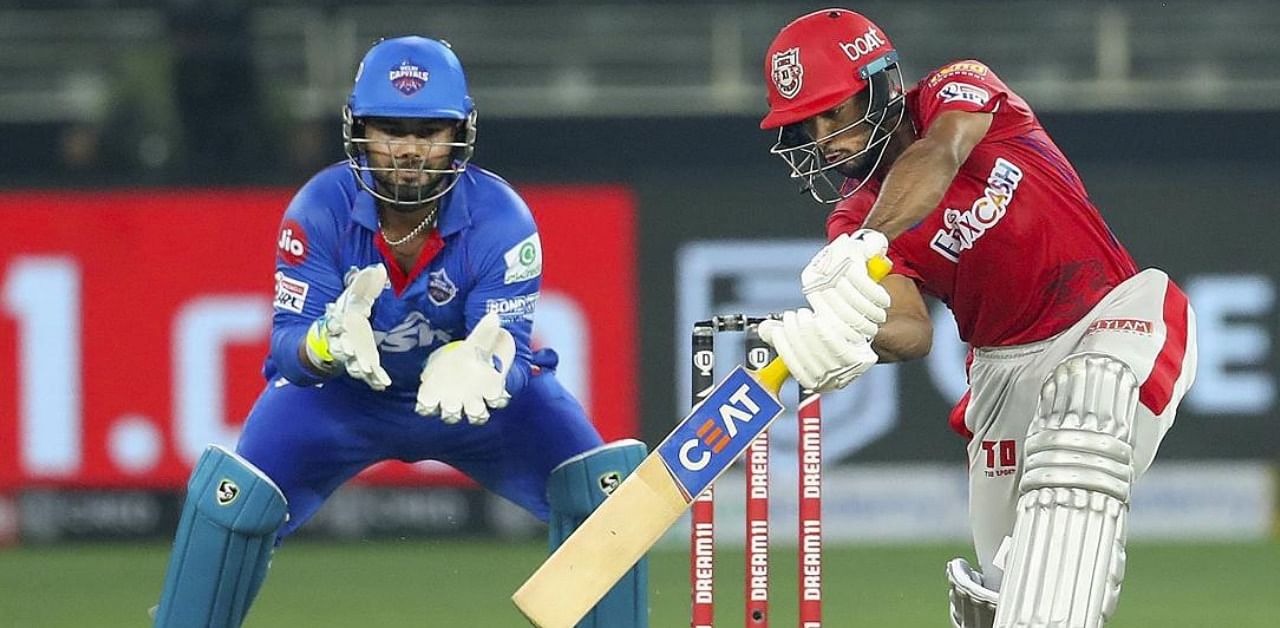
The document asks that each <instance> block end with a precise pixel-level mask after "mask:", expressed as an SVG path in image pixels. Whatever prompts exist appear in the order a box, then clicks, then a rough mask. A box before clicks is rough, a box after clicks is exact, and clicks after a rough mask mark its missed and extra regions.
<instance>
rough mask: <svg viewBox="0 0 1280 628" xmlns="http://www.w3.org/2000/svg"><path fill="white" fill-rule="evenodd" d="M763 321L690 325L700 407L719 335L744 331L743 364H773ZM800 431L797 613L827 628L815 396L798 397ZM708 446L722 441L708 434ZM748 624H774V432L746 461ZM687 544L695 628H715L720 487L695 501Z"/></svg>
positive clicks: (805, 625) (804, 622) (762, 627)
mask: <svg viewBox="0 0 1280 628" xmlns="http://www.w3.org/2000/svg"><path fill="white" fill-rule="evenodd" d="M763 320H765V319H763V318H756V317H748V316H746V315H743V314H733V315H726V316H715V317H712V318H710V319H707V320H702V321H698V322H696V323H694V326H693V353H692V356H693V369H692V371H693V388H692V402H693V405H695V406H696V405H697V404H699V403H701V402H702V400H703V399H704V398H705V397H706V396H707V394H708V393H709V392H710V391H711V390H712V388H714V387H715V384H716V381H715V336H716V334H717V333H720V332H745V333H746V356H745V358H746V359H745V361H746V365H747V367H748V368H750V369H759V368H761V367H763V366H764V365H766V364H768V363H769V360H770V359H772V357H773V355H772V349H770V347H769V345H768V344H766V343H765V342H764V341H763V340H761V339H760V334H759V332H758V326H759V324H760V322H761V321H763ZM796 412H797V419H798V421H797V423H798V425H799V440H798V442H799V448H800V451H799V452H798V454H799V455H798V456H797V459H798V460H799V464H800V469H799V473H798V476H799V487H798V488H799V492H798V496H799V521H798V528H797V529H798V531H799V539H798V546H799V561H798V562H799V564H798V582H799V611H800V612H799V614H800V622H799V626H800V628H819V627H820V626H821V625H822V432H821V425H822V419H821V410H820V407H819V400H818V395H817V393H814V392H812V391H807V390H801V391H800V403H799V406H798V408H797V411H796ZM706 437H707V439H708V440H714V439H715V438H716V437H717V436H716V435H715V434H709V435H707V436H706ZM745 479H746V492H747V494H746V571H745V573H746V578H745V599H746V613H745V614H746V619H745V625H746V626H750V627H752V628H767V626H768V625H769V433H768V432H763V433H761V434H760V436H758V437H757V438H756V440H755V441H753V442H752V443H751V447H750V449H748V452H747V456H746V478H745ZM691 524H692V525H691V526H690V535H689V545H690V561H689V584H690V596H691V601H692V608H691V615H692V618H691V621H690V626H691V628H711V626H712V625H713V622H714V620H715V487H714V486H711V487H708V488H707V490H706V491H704V492H703V493H702V494H701V495H699V496H698V497H697V498H696V499H695V500H694V503H693V508H692V520H691Z"/></svg>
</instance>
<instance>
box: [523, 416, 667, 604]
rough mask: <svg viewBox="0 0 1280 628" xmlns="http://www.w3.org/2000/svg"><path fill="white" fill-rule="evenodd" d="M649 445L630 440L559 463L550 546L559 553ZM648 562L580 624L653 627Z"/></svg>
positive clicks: (550, 486)
mask: <svg viewBox="0 0 1280 628" xmlns="http://www.w3.org/2000/svg"><path fill="white" fill-rule="evenodd" d="M647 454H648V448H646V447H645V445H644V443H642V442H640V441H638V440H633V439H626V440H620V441H617V442H613V443H608V444H606V445H602V446H600V447H597V448H595V449H592V450H589V451H585V452H583V453H581V454H578V455H576V456H574V457H572V458H569V459H568V460H565V461H564V462H562V463H560V465H559V466H557V467H556V468H555V469H553V470H552V471H551V476H550V477H549V478H548V479H547V502H548V504H549V505H550V506H551V519H550V525H551V530H550V546H551V551H553V552H554V551H555V549H556V548H557V547H560V544H561V543H564V541H565V539H567V538H569V535H571V534H573V531H574V530H576V529H578V526H580V525H582V522H583V521H585V520H586V518H587V517H588V516H590V515H591V513H592V512H594V511H595V509H596V507H597V506H599V505H600V504H602V503H604V500H605V498H607V497H608V496H609V495H610V494H611V493H613V490H614V489H615V488H617V487H618V485H619V484H622V481H623V480H624V479H626V477H627V476H628V475H630V474H631V472H632V471H634V470H635V468H636V467H638V466H640V463H641V462H642V461H644V458H645V456H646V455H647ZM648 563H649V560H648V559H647V558H645V559H641V560H640V562H639V563H636V566H635V567H632V568H631V571H629V572H627V574H626V575H625V576H623V577H622V579H621V580H619V581H618V584H616V585H614V587H613V589H610V591H609V593H607V594H605V596H604V598H602V599H601V600H600V603H599V604H597V605H596V607H595V608H593V609H592V610H591V612H590V613H588V614H587V616H586V617H585V618H583V620H582V621H581V622H580V623H579V624H578V628H645V627H646V626H648V625H649V600H648V598H649V596H648V592H649V564H648Z"/></svg>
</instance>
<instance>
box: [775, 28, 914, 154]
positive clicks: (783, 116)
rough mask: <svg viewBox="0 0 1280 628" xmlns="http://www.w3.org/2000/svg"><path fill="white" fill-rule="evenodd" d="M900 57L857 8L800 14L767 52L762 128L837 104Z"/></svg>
mask: <svg viewBox="0 0 1280 628" xmlns="http://www.w3.org/2000/svg"><path fill="white" fill-rule="evenodd" d="M897 58H898V55H897V52H896V51H895V50H894V48H893V44H892V43H890V41H889V38H888V37H887V36H886V35H885V34H884V31H882V30H880V27H879V26H876V25H875V23H873V22H872V21H871V20H868V19H867V18H865V17H863V16H862V15H860V14H858V13H855V12H853V11H849V10H847V9H823V10H821V11H815V12H813V13H810V14H808V15H804V16H801V17H799V18H797V19H796V20H795V21H794V22H791V23H790V24H788V25H787V26H786V27H785V28H783V29H782V31H781V32H779V33H778V36H777V37H775V38H774V39H773V43H772V44H771V45H770V46H769V52H768V53H767V54H766V55H765V58H764V76H765V84H766V85H767V86H768V99H769V114H768V115H766V116H765V117H764V120H762V121H761V122H760V128H762V129H772V128H776V127H780V126H785V125H788V124H794V123H796V122H800V121H801V120H804V119H806V118H809V117H812V116H814V115H817V114H819V113H822V112H823V111H826V110H827V109H830V108H832V107H834V106H836V105H837V104H839V103H840V102H842V101H844V100H845V99H847V98H849V97H850V96H852V95H854V94H856V93H858V92H860V91H862V90H863V89H866V87H867V83H868V80H869V79H870V77H871V75H873V74H875V73H877V72H880V71H881V70H884V69H885V68H886V67H888V66H890V65H892V64H894V63H895V62H897Z"/></svg>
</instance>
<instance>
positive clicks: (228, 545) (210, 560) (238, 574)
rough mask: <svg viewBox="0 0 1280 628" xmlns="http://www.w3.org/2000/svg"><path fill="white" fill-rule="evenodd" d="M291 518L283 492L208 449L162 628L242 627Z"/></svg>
mask: <svg viewBox="0 0 1280 628" xmlns="http://www.w3.org/2000/svg"><path fill="white" fill-rule="evenodd" d="M287 518H288V506H287V504H286V503H285V498H284V494H283V493H282V492H281V491H280V489H279V487H277V486H276V485H275V483H274V482H272V481H271V479H270V478H268V477H267V476H266V474H264V473H262V472H261V471H259V470H258V469H257V468H256V467H254V466H253V465H252V464H250V463H249V462H248V461H247V460H245V459H244V458H241V457H240V456H238V455H236V454H235V453H232V452H230V451H227V450H226V449H223V448H221V447H218V446H216V445H213V446H210V447H209V448H208V449H207V450H205V452H204V455H202V456H201V457H200V461H199V462H198V463H196V467H195V470H194V471H192V473H191V480H190V482H189V483H188V485H187V499H186V503H185V504H184V505H183V508H182V518H181V520H180V521H179V523H178V532H177V536H176V538H175V539H174V542H173V552H172V553H171V554H170V555H169V567H168V569H167V571H166V573H165V579H164V591H163V593H162V594H161V596H160V607H159V609H158V611H157V613H156V618H155V626H156V628H178V627H181V628H237V627H238V626H240V624H241V623H242V622H243V621H244V617H245V615H246V614H247V613H248V611H249V605H250V604H252V603H253V599H254V597H256V596H257V594H258V590H259V589H260V588H261V586H262V581H263V579H264V578H265V577H266V573H267V565H268V563H269V562H270V560H271V552H272V550H273V548H274V547H275V542H276V535H277V533H278V532H279V530H280V528H281V527H282V526H283V525H284V523H285V520H286V519H287Z"/></svg>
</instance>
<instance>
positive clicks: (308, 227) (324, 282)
mask: <svg viewBox="0 0 1280 628" xmlns="http://www.w3.org/2000/svg"><path fill="white" fill-rule="evenodd" d="M337 242H338V227H337V224H336V222H335V220H334V218H333V214H332V213H331V212H330V211H329V210H328V208H327V207H326V206H325V203H324V199H323V198H321V197H320V195H319V194H318V193H316V192H315V191H314V190H310V189H308V188H306V187H304V188H303V189H302V190H300V191H299V192H298V194H297V195H296V196H295V197H294V198H293V201H292V202H290V203H289V208H288V209H287V210H285V213H284V218H283V219H282V220H281V221H280V232H279V234H278V235H277V239H276V273H275V279H276V295H275V300H274V302H273V306H274V307H273V310H274V313H273V315H272V319H271V355H270V362H271V364H272V365H273V366H274V367H275V370H276V371H277V372H278V373H279V374H280V375H282V376H284V377H285V378H286V379H288V380H289V381H290V382H292V383H294V384H298V385H301V386H309V385H313V384H317V383H319V382H321V381H323V379H324V378H322V377H320V376H318V375H317V374H316V373H314V372H313V371H312V370H311V369H309V368H308V367H306V366H305V365H303V363H302V360H301V359H300V358H299V356H298V347H300V346H301V345H302V340H303V337H304V336H306V333H307V328H308V327H309V326H310V325H311V323H312V321H314V320H316V319H317V318H319V317H320V316H321V315H323V314H324V309H325V305H327V304H329V303H332V302H334V301H336V300H337V298H338V295H339V294H341V293H342V287H343V284H342V278H343V273H344V272H345V271H344V269H342V268H340V267H339V260H338V252H337Z"/></svg>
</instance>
